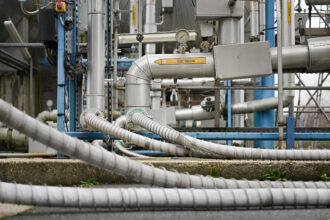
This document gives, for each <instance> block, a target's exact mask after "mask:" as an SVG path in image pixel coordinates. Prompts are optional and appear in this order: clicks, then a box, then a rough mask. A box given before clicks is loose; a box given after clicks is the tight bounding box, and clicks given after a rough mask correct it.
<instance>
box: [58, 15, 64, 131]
mask: <svg viewBox="0 0 330 220" xmlns="http://www.w3.org/2000/svg"><path fill="white" fill-rule="evenodd" d="M61 16H62V19H63V20H64V14H62V13H59V14H58V18H57V130H59V131H65V72H64V47H65V39H64V38H65V33H64V27H63V26H62V24H61V20H60V17H61Z"/></svg>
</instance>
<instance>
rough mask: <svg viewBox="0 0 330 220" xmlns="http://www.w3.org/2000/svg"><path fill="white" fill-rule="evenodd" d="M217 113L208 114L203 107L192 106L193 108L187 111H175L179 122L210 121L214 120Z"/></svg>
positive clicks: (186, 109)
mask: <svg viewBox="0 0 330 220" xmlns="http://www.w3.org/2000/svg"><path fill="white" fill-rule="evenodd" d="M214 115H215V112H214V111H212V112H207V111H205V110H204V109H203V108H202V106H200V105H197V106H192V107H191V108H185V109H178V110H176V111H175V118H176V120H177V121H182V120H196V121H201V120H208V119H214Z"/></svg>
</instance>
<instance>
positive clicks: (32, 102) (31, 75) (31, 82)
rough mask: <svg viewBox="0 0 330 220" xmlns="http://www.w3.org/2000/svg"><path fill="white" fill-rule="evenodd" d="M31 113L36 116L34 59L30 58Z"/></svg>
mask: <svg viewBox="0 0 330 220" xmlns="http://www.w3.org/2000/svg"><path fill="white" fill-rule="evenodd" d="M30 115H31V116H32V117H34V101H33V59H32V58H31V59H30Z"/></svg>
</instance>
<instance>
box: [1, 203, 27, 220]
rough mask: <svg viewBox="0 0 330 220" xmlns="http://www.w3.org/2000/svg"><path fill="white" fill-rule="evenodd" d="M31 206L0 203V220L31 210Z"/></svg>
mask: <svg viewBox="0 0 330 220" xmlns="http://www.w3.org/2000/svg"><path fill="white" fill-rule="evenodd" d="M32 208H33V206H28V205H14V204H8V203H0V219H2V218H4V217H9V216H14V215H17V214H20V213H22V212H25V211H28V210H31V209H32Z"/></svg>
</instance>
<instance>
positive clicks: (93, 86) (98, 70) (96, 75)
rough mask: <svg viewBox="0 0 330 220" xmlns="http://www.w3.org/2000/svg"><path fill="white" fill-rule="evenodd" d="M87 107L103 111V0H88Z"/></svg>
mask: <svg viewBox="0 0 330 220" xmlns="http://www.w3.org/2000/svg"><path fill="white" fill-rule="evenodd" d="M87 3H88V54H87V57H88V69H87V93H86V103H87V109H89V108H97V109H98V110H99V111H101V112H104V57H105V24H104V14H105V13H104V10H105V5H104V0H88V2H87Z"/></svg>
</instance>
